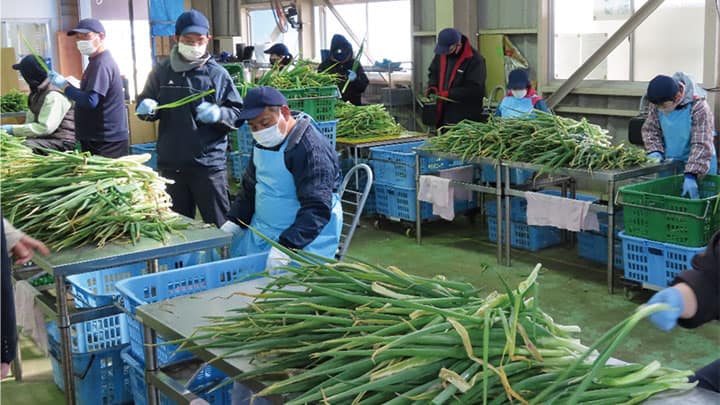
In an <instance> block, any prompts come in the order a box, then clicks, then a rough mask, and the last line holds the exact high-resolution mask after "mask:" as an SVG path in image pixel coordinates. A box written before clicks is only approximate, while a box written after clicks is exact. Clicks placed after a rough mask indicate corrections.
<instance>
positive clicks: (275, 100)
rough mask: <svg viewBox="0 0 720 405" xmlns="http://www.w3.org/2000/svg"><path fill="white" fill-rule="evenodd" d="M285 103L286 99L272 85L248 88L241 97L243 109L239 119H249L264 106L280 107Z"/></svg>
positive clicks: (262, 109)
mask: <svg viewBox="0 0 720 405" xmlns="http://www.w3.org/2000/svg"><path fill="white" fill-rule="evenodd" d="M283 105H287V99H285V96H283V95H282V93H280V92H279V91H278V90H277V89H275V88H274V87H268V86H260V87H255V88H254V89H250V90H248V92H247V94H246V95H245V98H243V110H242V111H240V119H243V120H251V119H253V118H255V117H257V116H258V115H260V114H261V113H262V112H263V111H265V107H280V106H283Z"/></svg>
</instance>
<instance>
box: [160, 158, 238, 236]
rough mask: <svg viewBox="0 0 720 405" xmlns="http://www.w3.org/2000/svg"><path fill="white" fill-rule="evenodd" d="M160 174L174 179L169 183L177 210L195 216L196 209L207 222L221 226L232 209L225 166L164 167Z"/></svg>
mask: <svg viewBox="0 0 720 405" xmlns="http://www.w3.org/2000/svg"><path fill="white" fill-rule="evenodd" d="M160 175H161V176H163V177H165V178H168V179H171V180H174V181H175V183H174V184H168V185H167V191H168V194H170V197H172V202H173V211H175V212H177V213H178V214H181V215H185V216H186V217H190V218H195V208H196V207H197V209H199V210H200V215H202V218H203V221H205V222H206V223H208V224H215V225H217V226H218V227H220V226H222V224H224V223H225V221H226V215H227V213H228V211H229V210H230V199H229V197H228V181H227V170H226V169H225V167H192V168H188V169H160Z"/></svg>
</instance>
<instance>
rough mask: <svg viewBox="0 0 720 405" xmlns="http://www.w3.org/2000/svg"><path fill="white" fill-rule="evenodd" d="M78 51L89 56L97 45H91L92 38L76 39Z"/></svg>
mask: <svg viewBox="0 0 720 405" xmlns="http://www.w3.org/2000/svg"><path fill="white" fill-rule="evenodd" d="M76 45H77V49H78V51H80V53H81V54H83V55H87V56H90V55H92V54H94V53H95V52H96V51H97V46H95V45H93V40H92V39H89V40H86V41H77V43H76Z"/></svg>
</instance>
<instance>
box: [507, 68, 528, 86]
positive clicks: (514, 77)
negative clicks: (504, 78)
mask: <svg viewBox="0 0 720 405" xmlns="http://www.w3.org/2000/svg"><path fill="white" fill-rule="evenodd" d="M529 85H530V76H528V72H527V70H525V69H515V70H513V71H512V72H510V74H509V75H508V88H509V89H525V88H527V87H528V86H529Z"/></svg>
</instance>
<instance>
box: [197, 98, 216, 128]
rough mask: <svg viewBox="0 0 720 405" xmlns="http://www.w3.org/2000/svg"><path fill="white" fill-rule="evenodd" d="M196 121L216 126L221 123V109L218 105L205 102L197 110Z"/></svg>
mask: <svg viewBox="0 0 720 405" xmlns="http://www.w3.org/2000/svg"><path fill="white" fill-rule="evenodd" d="M196 111H197V114H196V115H195V119H197V120H198V121H200V122H204V123H206V124H214V123H216V122H218V121H220V107H219V106H218V105H217V104H213V103H208V102H207V101H203V102H202V103H201V104H200V105H199V106H198V108H197V110H196Z"/></svg>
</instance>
